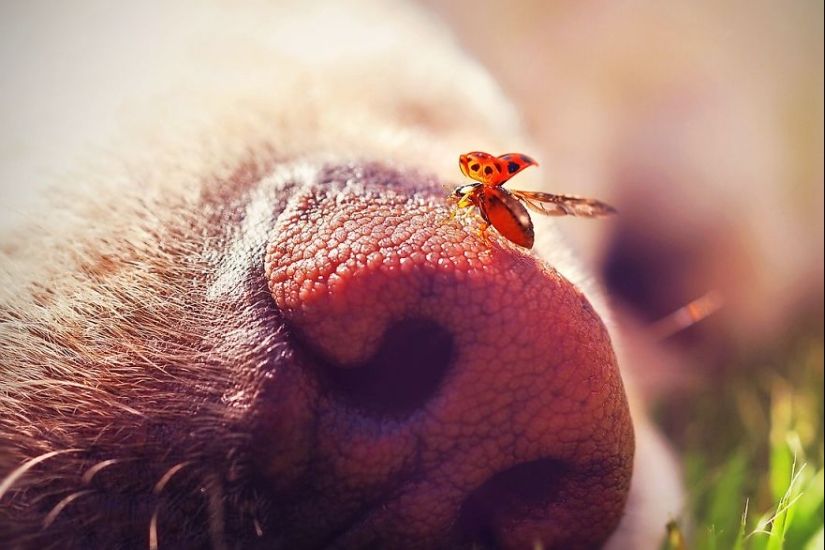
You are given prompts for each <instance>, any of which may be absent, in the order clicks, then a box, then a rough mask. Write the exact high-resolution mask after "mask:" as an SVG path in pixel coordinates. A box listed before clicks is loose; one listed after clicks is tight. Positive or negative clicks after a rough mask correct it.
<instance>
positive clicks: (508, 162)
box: [498, 153, 539, 185]
mask: <svg viewBox="0 0 825 550" xmlns="http://www.w3.org/2000/svg"><path fill="white" fill-rule="evenodd" d="M498 161H499V162H501V164H502V168H503V172H504V176H503V179H502V180H501V183H499V184H498V185H501V184H502V183H504V182H506V181H507V180H509V179H510V178H512V177H513V176H515V175H516V174H518V173H519V172H521V171H522V170H524V169H525V168H527V167H529V166H538V165H539V163H538V162H536V161H535V160H533V159H532V158H530V157H528V156H527V155H522V154H521V153H507V154H506V155H501V156H499V157H498Z"/></svg>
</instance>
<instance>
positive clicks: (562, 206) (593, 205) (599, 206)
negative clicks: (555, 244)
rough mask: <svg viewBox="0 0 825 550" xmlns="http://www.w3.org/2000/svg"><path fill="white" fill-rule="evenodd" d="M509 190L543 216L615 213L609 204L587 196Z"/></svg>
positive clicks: (604, 214) (598, 215)
mask: <svg viewBox="0 0 825 550" xmlns="http://www.w3.org/2000/svg"><path fill="white" fill-rule="evenodd" d="M510 192H511V193H512V194H513V195H515V196H516V197H517V198H518V199H519V200H521V201H522V202H524V205H525V206H527V208H529V209H530V210H532V211H533V212H538V213H539V214H544V215H545V216H581V217H585V218H601V217H604V216H610V215H611V214H615V213H616V209H615V208H613V207H612V206H610V205H609V204H605V203H603V202H601V201H597V200H595V199H588V198H587V197H576V196H574V195H553V194H552V193H539V192H538V191H516V190H510Z"/></svg>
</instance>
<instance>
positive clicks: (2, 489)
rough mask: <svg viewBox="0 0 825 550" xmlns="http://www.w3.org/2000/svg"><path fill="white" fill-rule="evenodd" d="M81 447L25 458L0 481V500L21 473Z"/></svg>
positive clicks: (21, 475) (75, 451) (78, 450)
mask: <svg viewBox="0 0 825 550" xmlns="http://www.w3.org/2000/svg"><path fill="white" fill-rule="evenodd" d="M81 450H82V449H63V450H60V451H50V452H48V453H45V454H42V455H40V456H38V457H36V458H33V459H31V460H27V461H26V462H24V463H23V464H21V465H20V466H18V467H17V469H16V470H14V471H13V472H12V473H10V474H9V475H8V476H7V477H6V479H4V480H3V483H0V500H2V498H3V496H4V495H5V494H6V492H7V491H8V490H9V489H10V488H11V487H12V485H14V484H15V483H16V482H17V480H19V479H20V478H21V477H23V475H24V474H25V473H26V472H28V471H29V470H31V469H32V468H34V467H35V466H37V465H38V464H40V463H43V462H46V461H47V460H49V459H51V458H54V457H56V456H58V455H62V454H66V453H77V452H80V451H81Z"/></svg>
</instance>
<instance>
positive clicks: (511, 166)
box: [507, 161, 520, 174]
mask: <svg viewBox="0 0 825 550" xmlns="http://www.w3.org/2000/svg"><path fill="white" fill-rule="evenodd" d="M519 166H520V165H519V163H517V162H512V161H510V162H508V163H507V172H509V173H511V174H515V173H516V172H518V168H519Z"/></svg>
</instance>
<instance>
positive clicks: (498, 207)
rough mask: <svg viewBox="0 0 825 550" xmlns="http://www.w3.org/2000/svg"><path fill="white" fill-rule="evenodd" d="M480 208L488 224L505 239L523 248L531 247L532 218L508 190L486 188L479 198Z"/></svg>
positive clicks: (532, 237) (532, 236)
mask: <svg viewBox="0 0 825 550" xmlns="http://www.w3.org/2000/svg"><path fill="white" fill-rule="evenodd" d="M481 210H482V211H483V212H484V214H485V218H486V219H487V220H488V221H489V222H490V225H492V226H493V227H495V228H496V230H497V231H498V232H499V233H501V235H502V236H503V237H504V238H505V239H507V240H509V241H511V242H513V243H515V244H517V245H519V246H523V247H524V248H533V241H534V239H535V235H534V233H533V220H531V219H530V213H529V212H527V209H526V208H524V206H523V205H522V204H521V202H519V200H518V199H516V198H515V197H514V196H513V195H511V194H510V192H509V191H507V190H506V189H504V188H503V187H488V188H486V189H485V190H484V194H483V196H482V199H481Z"/></svg>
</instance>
